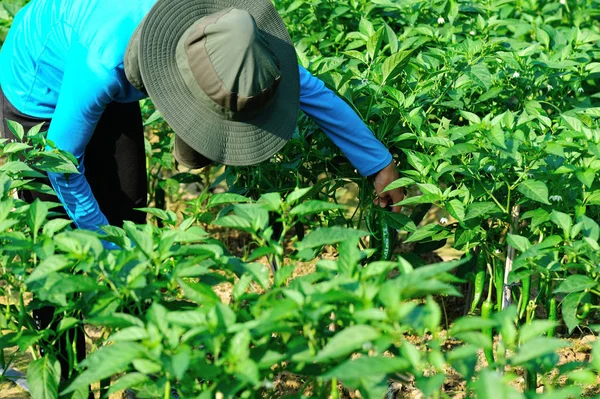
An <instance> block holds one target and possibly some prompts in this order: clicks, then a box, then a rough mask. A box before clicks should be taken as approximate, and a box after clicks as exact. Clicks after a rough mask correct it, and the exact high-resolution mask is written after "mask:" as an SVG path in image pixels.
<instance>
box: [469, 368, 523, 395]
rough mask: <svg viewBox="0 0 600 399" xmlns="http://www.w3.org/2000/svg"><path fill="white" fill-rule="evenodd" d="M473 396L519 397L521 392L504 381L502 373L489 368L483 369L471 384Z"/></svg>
mask: <svg viewBox="0 0 600 399" xmlns="http://www.w3.org/2000/svg"><path fill="white" fill-rule="evenodd" d="M473 387H474V388H475V389H474V390H475V394H476V395H475V397H477V398H494V399H521V398H524V396H523V394H521V393H519V392H517V391H515V390H514V388H511V387H509V386H508V385H506V384H505V383H504V379H503V374H501V373H500V372H497V371H492V370H490V369H483V370H482V371H481V373H480V374H479V378H478V379H477V380H476V381H475V383H474V384H473Z"/></svg>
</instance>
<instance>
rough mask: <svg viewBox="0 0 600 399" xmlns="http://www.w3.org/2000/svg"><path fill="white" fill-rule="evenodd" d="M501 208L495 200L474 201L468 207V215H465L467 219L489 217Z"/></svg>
mask: <svg viewBox="0 0 600 399" xmlns="http://www.w3.org/2000/svg"><path fill="white" fill-rule="evenodd" d="M499 210H500V208H498V206H497V205H496V204H494V203H493V202H473V203H472V204H471V205H469V207H468V208H467V215H466V216H465V221H467V220H471V219H475V218H480V217H484V216H485V217H488V216H491V215H492V214H494V213H496V212H498V211H499Z"/></svg>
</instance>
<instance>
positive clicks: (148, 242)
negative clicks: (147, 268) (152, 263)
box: [123, 221, 154, 259]
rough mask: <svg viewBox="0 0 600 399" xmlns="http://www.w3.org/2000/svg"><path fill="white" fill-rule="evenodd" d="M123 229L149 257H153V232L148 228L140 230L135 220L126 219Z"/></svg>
mask: <svg viewBox="0 0 600 399" xmlns="http://www.w3.org/2000/svg"><path fill="white" fill-rule="evenodd" d="M123 230H125V231H126V232H127V235H128V236H129V238H130V239H131V241H133V243H134V244H135V245H136V247H138V248H139V249H141V250H142V252H143V253H144V254H145V255H146V256H147V257H148V258H149V259H152V256H153V253H154V243H153V242H152V235H151V234H152V233H151V232H149V231H148V230H138V228H137V227H136V226H135V224H134V223H133V222H130V221H125V223H123Z"/></svg>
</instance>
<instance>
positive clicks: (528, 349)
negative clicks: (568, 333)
mask: <svg viewBox="0 0 600 399" xmlns="http://www.w3.org/2000/svg"><path fill="white" fill-rule="evenodd" d="M567 346H569V344H568V343H567V342H564V341H562V340H560V339H557V338H547V337H536V338H533V339H532V340H530V341H529V342H527V343H526V344H524V345H521V347H520V348H519V349H518V351H517V353H516V354H515V355H514V356H512V357H511V358H510V363H511V364H512V365H513V366H519V365H522V364H524V363H527V362H529V361H531V360H535V359H538V358H540V357H542V356H544V355H548V354H550V353H554V352H556V351H557V350H558V349H560V348H565V347H567Z"/></svg>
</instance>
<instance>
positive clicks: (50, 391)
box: [27, 355, 61, 399]
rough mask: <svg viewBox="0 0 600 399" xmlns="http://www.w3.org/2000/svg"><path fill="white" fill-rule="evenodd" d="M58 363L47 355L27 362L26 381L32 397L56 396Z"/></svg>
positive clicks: (58, 373) (53, 397)
mask: <svg viewBox="0 0 600 399" xmlns="http://www.w3.org/2000/svg"><path fill="white" fill-rule="evenodd" d="M60 372H61V371H60V363H59V362H58V360H56V359H53V358H51V357H50V356H49V355H46V356H44V357H42V358H41V359H37V360H34V361H33V362H31V363H29V367H28V369H27V383H28V384H29V389H30V393H31V397H32V398H33V399H56V398H58V384H59V382H60Z"/></svg>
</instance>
